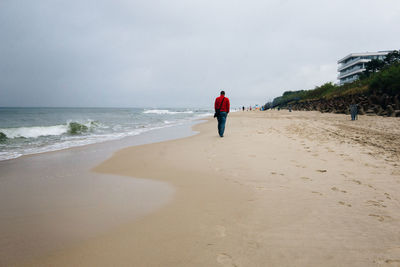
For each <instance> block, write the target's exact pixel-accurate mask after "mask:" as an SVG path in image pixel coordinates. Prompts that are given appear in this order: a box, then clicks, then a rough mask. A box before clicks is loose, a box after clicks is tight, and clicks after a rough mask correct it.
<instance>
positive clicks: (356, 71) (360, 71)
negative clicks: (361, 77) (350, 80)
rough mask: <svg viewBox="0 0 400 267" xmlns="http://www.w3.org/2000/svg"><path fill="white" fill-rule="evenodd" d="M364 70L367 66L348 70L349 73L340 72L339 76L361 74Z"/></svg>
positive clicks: (342, 77) (340, 77)
mask: <svg viewBox="0 0 400 267" xmlns="http://www.w3.org/2000/svg"><path fill="white" fill-rule="evenodd" d="M363 71H365V68H358V69H356V70H353V71H350V72H347V73H340V74H339V76H338V79H344V78H346V77H349V76H352V75H354V74H361V73H362V72H363Z"/></svg>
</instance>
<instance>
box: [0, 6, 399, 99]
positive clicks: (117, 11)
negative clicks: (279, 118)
mask: <svg viewBox="0 0 400 267" xmlns="http://www.w3.org/2000/svg"><path fill="white" fill-rule="evenodd" d="M399 14H400V2H398V1H397V0H385V1H378V0H373V1H369V3H368V4H367V3H366V2H365V1H361V0H354V1H346V0H338V1H326V0H303V1H294V0H286V1H284V0H270V1H247V2H243V1H228V0H221V1H207V0H202V1H200V0H199V1H178V0H169V1H161V0H159V1H128V0H125V1H124V0H114V1H104V0H103V1H101V0H100V1H50V0H48V1H46V0H38V1H19V0H3V1H2V2H0V37H1V42H0V106H164V107H168V106H202V107H205V106H209V105H210V103H212V100H213V99H214V97H215V96H216V94H217V93H218V91H219V89H221V88H223V89H225V90H226V91H227V94H228V96H229V97H230V98H231V102H232V103H233V104H236V105H238V106H239V105H242V104H246V105H248V104H255V103H263V102H265V101H266V100H268V99H271V98H273V97H275V96H277V95H280V94H281V93H282V92H283V91H284V90H298V89H310V88H313V87H314V86H316V85H320V84H321V83H323V82H325V81H336V76H337V73H336V68H337V66H336V61H337V60H338V59H340V58H341V57H343V56H345V55H347V54H349V53H351V52H363V51H377V50H386V49H399V47H398V44H399V43H400V35H399V30H398V27H397V25H400V16H399Z"/></svg>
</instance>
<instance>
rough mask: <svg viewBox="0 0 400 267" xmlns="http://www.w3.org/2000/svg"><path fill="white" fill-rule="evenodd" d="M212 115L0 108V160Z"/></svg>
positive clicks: (155, 110)
mask: <svg viewBox="0 0 400 267" xmlns="http://www.w3.org/2000/svg"><path fill="white" fill-rule="evenodd" d="M210 115H212V110H210V109H201V108H6V107H0V161H1V160H9V159H13V158H18V157H20V156H23V155H29V154H36V153H42V152H48V151H56V150H61V149H66V148H71V147H76V146H83V145H88V144H94V143H99V142H105V141H109V140H117V139H122V138H124V137H128V136H136V135H140V134H144V133H146V132H149V131H152V130H155V129H161V128H165V127H173V126H177V125H181V124H184V123H187V122H190V121H193V120H196V119H199V118H202V117H207V116H210Z"/></svg>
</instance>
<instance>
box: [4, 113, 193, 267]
mask: <svg viewBox="0 0 400 267" xmlns="http://www.w3.org/2000/svg"><path fill="white" fill-rule="evenodd" d="M196 123H200V122H199V121H192V122H188V123H184V124H182V125H178V126H174V127H166V128H162V129H158V130H154V131H149V132H146V133H144V134H142V135H138V136H133V137H127V138H123V139H120V140H114V141H107V142H102V143H96V144H89V145H85V146H80V147H72V148H67V149H63V150H59V151H49V152H43V153H38V154H32V155H24V156H21V157H19V158H16V159H10V160H5V161H1V162H0V173H1V175H0V176H1V177H2V179H1V185H2V186H1V188H0V218H1V221H0V229H1V230H0V248H1V249H0V251H1V252H0V265H9V264H12V265H14V264H17V263H18V262H21V261H22V262H24V261H26V260H30V259H32V258H38V257H42V256H44V255H47V254H48V253H52V252H54V251H56V250H62V249H65V248H68V247H70V246H74V245H76V244H79V243H81V242H84V241H85V240H88V239H91V238H94V237H96V236H98V235H102V234H104V233H106V232H108V231H110V230H111V229H114V228H115V227H118V226H119V225H121V224H126V223H128V222H132V221H135V220H137V219H139V218H141V217H143V216H145V215H147V214H149V213H151V212H153V211H154V210H157V209H159V208H160V207H162V206H164V205H165V204H166V203H168V202H169V201H171V199H172V198H173V195H174V192H175V188H173V187H172V186H171V185H169V184H167V183H163V182H157V181H151V180H148V179H140V178H135V179H132V178H131V177H125V176H120V175H111V174H99V173H94V172H92V171H91V169H92V168H93V167H94V166H96V165H98V164H100V163H101V162H102V161H104V160H106V159H107V158H109V157H111V156H112V154H113V153H114V152H115V151H118V150H119V149H121V148H124V147H129V146H135V145H140V144H146V143H153V142H161V141H165V140H173V139H176V138H180V137H184V136H190V135H193V134H195V133H194V132H193V131H192V130H191V125H193V124H196ZM127 203H132V204H129V205H127Z"/></svg>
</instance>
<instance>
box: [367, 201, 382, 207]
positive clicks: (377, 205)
mask: <svg viewBox="0 0 400 267" xmlns="http://www.w3.org/2000/svg"><path fill="white" fill-rule="evenodd" d="M382 202H383V200H380V201H375V200H368V201H367V202H366V203H367V204H368V205H370V206H375V207H379V208H386V205H383V203H382Z"/></svg>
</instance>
